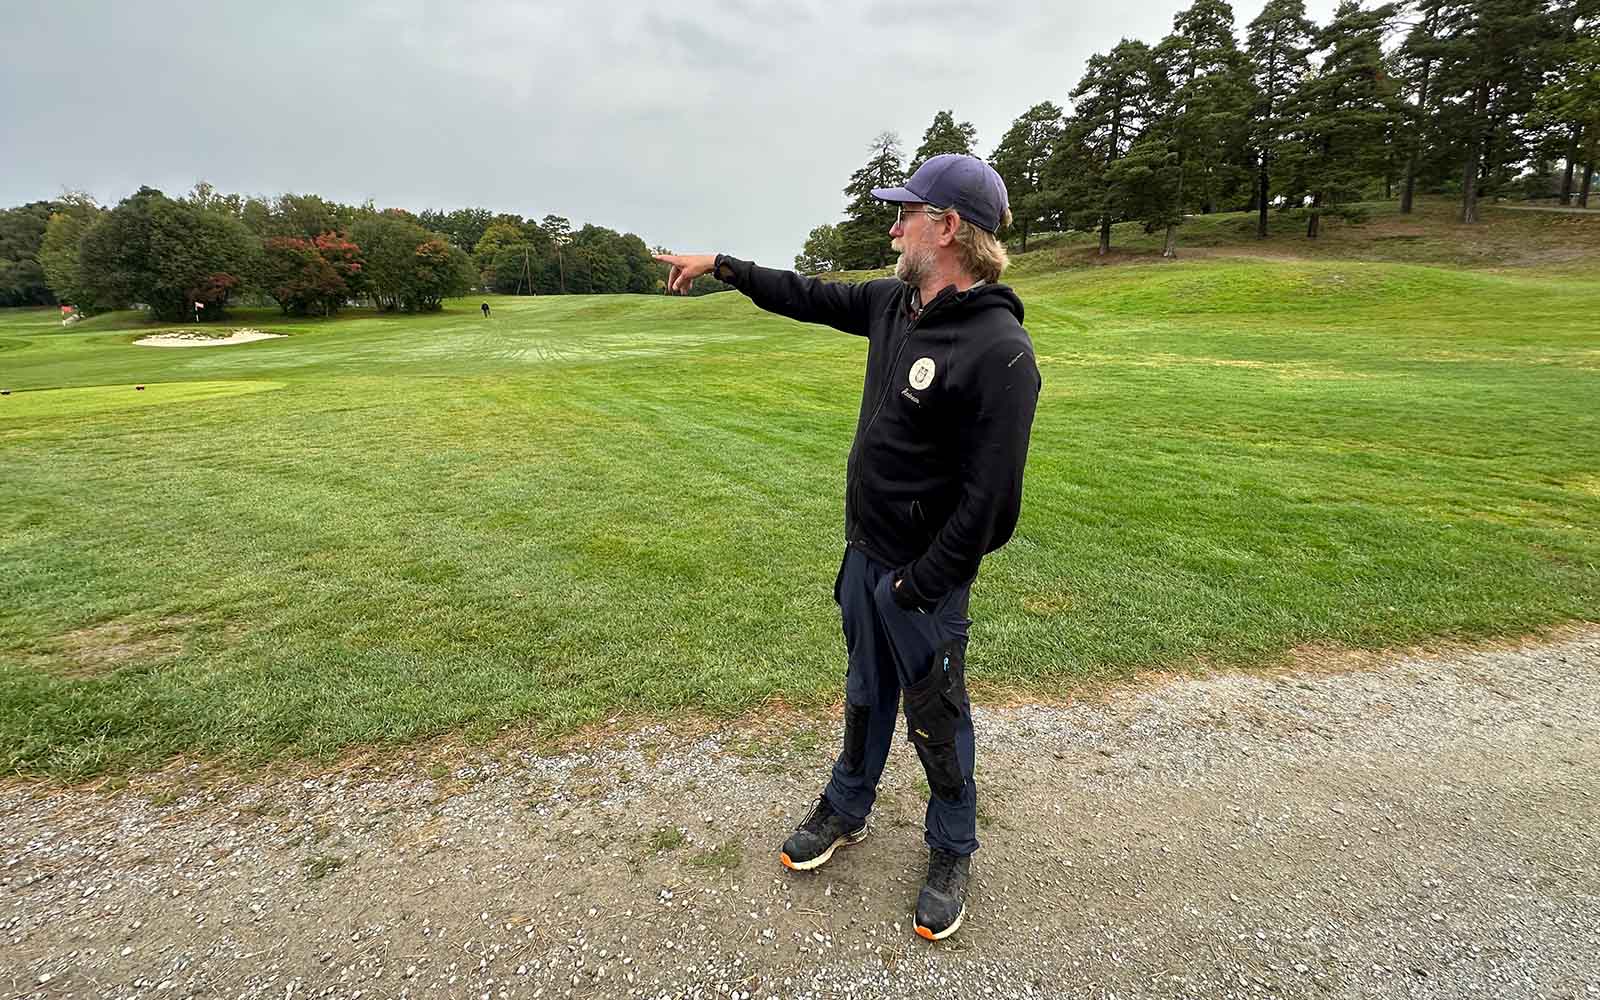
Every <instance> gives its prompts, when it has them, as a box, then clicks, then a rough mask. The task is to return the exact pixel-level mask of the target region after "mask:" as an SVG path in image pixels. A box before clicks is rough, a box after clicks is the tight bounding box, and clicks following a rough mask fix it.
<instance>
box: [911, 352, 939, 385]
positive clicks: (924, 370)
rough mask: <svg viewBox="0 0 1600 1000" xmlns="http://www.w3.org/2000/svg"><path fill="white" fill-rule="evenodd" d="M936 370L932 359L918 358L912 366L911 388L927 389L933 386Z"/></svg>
mask: <svg viewBox="0 0 1600 1000" xmlns="http://www.w3.org/2000/svg"><path fill="white" fill-rule="evenodd" d="M934 371H936V368H935V366H934V363H933V359H932V358H918V359H917V360H916V363H915V364H913V365H912V366H911V388H913V389H926V388H927V387H928V386H930V385H932V384H933V373H934Z"/></svg>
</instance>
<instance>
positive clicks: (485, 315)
mask: <svg viewBox="0 0 1600 1000" xmlns="http://www.w3.org/2000/svg"><path fill="white" fill-rule="evenodd" d="M479 308H480V309H482V310H483V318H484V319H488V318H489V303H487V302H485V303H484V304H483V305H482V306H479Z"/></svg>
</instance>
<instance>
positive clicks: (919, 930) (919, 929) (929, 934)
mask: <svg viewBox="0 0 1600 1000" xmlns="http://www.w3.org/2000/svg"><path fill="white" fill-rule="evenodd" d="M917 934H918V935H919V936H921V937H924V938H927V939H928V940H929V941H932V940H934V937H933V931H930V930H928V929H927V928H926V927H923V926H921V925H918V927H917Z"/></svg>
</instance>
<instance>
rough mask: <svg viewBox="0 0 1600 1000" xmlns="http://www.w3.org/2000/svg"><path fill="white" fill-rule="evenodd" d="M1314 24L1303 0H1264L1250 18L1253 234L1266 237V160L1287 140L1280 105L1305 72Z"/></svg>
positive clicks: (1286, 120) (1268, 187)
mask: <svg viewBox="0 0 1600 1000" xmlns="http://www.w3.org/2000/svg"><path fill="white" fill-rule="evenodd" d="M1314 30H1315V28H1314V26H1313V25H1312V24H1311V22H1310V21H1309V20H1307V19H1306V5H1305V2H1304V0H1269V2H1268V4H1267V5H1266V6H1265V7H1263V8H1262V9H1261V14H1260V15H1259V16H1258V17H1257V18H1256V19H1255V20H1254V21H1251V22H1250V33H1249V38H1248V43H1247V45H1248V51H1249V54H1250V70H1251V81H1252V82H1253V83H1254V85H1255V90H1256V101H1255V108H1254V115H1253V117H1252V126H1253V128H1252V130H1251V141H1252V144H1253V146H1254V149H1255V156H1256V213H1257V214H1256V237H1257V238H1258V239H1266V236H1267V208H1268V206H1269V205H1270V204H1271V201H1272V183H1271V175H1272V165H1273V162H1274V161H1275V160H1276V159H1277V158H1278V153H1279V151H1280V150H1281V149H1282V148H1283V146H1284V145H1285V143H1287V142H1288V135H1287V133H1288V127H1289V118H1288V116H1287V115H1286V114H1285V113H1284V109H1285V108H1286V107H1287V106H1288V104H1289V102H1290V101H1291V100H1292V99H1293V98H1294V95H1295V93H1296V92H1297V91H1298V90H1299V89H1300V86H1301V84H1302V83H1304V82H1305V79H1306V77H1307V76H1308V75H1309V74H1310V72H1311V64H1310V62H1309V61H1308V60H1307V58H1306V53H1307V51H1308V50H1309V49H1310V47H1311V34H1312V32H1313V31H1314Z"/></svg>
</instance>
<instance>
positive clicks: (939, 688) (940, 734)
mask: <svg viewBox="0 0 1600 1000" xmlns="http://www.w3.org/2000/svg"><path fill="white" fill-rule="evenodd" d="M905 701H906V729H907V730H908V733H907V735H908V736H909V737H910V738H911V745H912V746H914V747H916V748H917V756H918V757H921V758H922V768H923V770H925V771H926V772H927V773H928V788H929V789H930V790H931V791H932V792H933V794H934V795H937V796H938V797H939V798H941V799H959V798H960V797H961V792H962V790H963V789H964V788H965V787H966V779H965V778H963V777H962V776H961V758H960V757H959V756H958V755H957V754H956V726H957V725H958V724H959V723H960V722H961V717H962V715H963V713H965V712H967V711H969V710H970V705H969V704H968V701H967V681H966V670H965V668H964V667H963V665H962V662H961V646H960V644H959V643H953V642H952V643H946V644H945V645H944V646H942V647H940V649H939V651H938V652H937V653H935V654H934V657H933V669H932V670H930V671H929V672H928V676H927V677H924V678H923V679H922V680H920V681H918V682H917V683H916V684H914V685H912V686H911V687H908V688H906V691H905Z"/></svg>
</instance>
